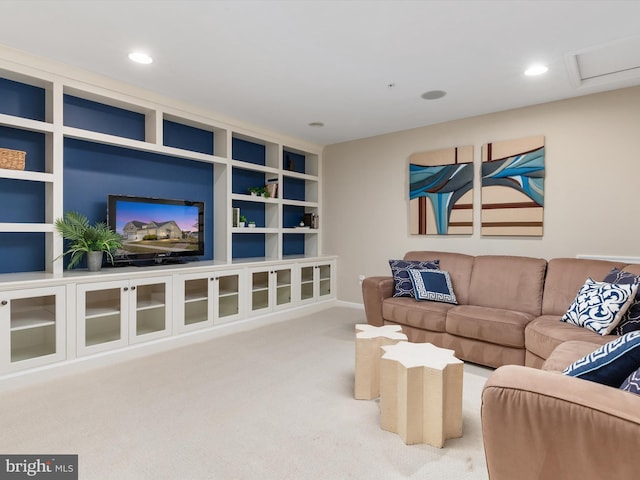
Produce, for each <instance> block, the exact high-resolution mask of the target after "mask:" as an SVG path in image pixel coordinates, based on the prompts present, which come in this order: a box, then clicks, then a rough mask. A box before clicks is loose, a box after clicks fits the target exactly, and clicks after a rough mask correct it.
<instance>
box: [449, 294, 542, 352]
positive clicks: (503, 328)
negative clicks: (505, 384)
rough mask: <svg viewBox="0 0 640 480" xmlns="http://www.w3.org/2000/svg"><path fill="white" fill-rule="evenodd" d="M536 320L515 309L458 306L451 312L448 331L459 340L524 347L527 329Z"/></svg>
mask: <svg viewBox="0 0 640 480" xmlns="http://www.w3.org/2000/svg"><path fill="white" fill-rule="evenodd" d="M533 318H534V316H533V315H530V314H528V313H523V312H516V311H513V310H503V309H499V308H490V307H477V306H475V305H459V306H457V307H454V308H452V309H451V310H449V313H448V314H447V323H446V331H447V333H450V334H452V335H456V336H459V337H465V338H473V339H476V340H482V341H483V342H489V343H496V344H498V345H504V346H508V347H516V348H524V329H525V327H526V326H527V324H528V323H529V322H530V321H531V320H532V319H533Z"/></svg>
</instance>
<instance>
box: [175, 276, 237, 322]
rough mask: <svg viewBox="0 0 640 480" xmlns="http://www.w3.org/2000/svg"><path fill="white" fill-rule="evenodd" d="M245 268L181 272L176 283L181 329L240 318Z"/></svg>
mask: <svg viewBox="0 0 640 480" xmlns="http://www.w3.org/2000/svg"><path fill="white" fill-rule="evenodd" d="M242 279H243V275H242V271H241V270H230V271H216V272H208V273H197V274H190V275H180V278H179V279H177V280H176V284H175V291H176V296H175V302H176V308H175V309H174V315H175V322H174V326H175V328H176V331H177V332H180V331H189V330H197V329H201V328H206V327H211V326H213V325H217V324H219V323H226V322H230V321H233V320H237V319H238V318H240V316H241V308H242V301H241V297H242V291H241V285H242Z"/></svg>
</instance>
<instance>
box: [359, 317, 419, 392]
mask: <svg viewBox="0 0 640 480" xmlns="http://www.w3.org/2000/svg"><path fill="white" fill-rule="evenodd" d="M406 339H407V336H406V335H405V334H404V333H402V327H401V326H400V325H385V326H383V327H374V326H373V325H368V324H363V323H359V324H357V325H356V371H355V377H356V378H355V387H354V396H355V398H356V399H357V400H372V399H374V398H378V397H379V396H380V356H381V355H382V350H380V347H381V346H383V345H393V344H395V343H397V342H399V341H401V340H406Z"/></svg>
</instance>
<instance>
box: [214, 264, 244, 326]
mask: <svg viewBox="0 0 640 480" xmlns="http://www.w3.org/2000/svg"><path fill="white" fill-rule="evenodd" d="M212 281H213V287H214V289H213V298H214V299H215V300H214V311H213V322H214V323H215V324H219V323H226V322H231V321H233V320H238V319H239V318H240V317H241V314H242V305H243V303H242V300H243V296H244V295H243V291H242V288H241V286H242V284H243V272H242V271H240V270H236V271H222V272H216V273H215V275H213V276H212Z"/></svg>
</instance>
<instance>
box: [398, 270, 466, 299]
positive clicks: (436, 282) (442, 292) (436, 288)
mask: <svg viewBox="0 0 640 480" xmlns="http://www.w3.org/2000/svg"><path fill="white" fill-rule="evenodd" d="M409 277H410V278H411V283H413V293H414V294H415V296H416V300H432V301H434V302H443V303H454V304H456V305H457V304H458V300H457V299H456V294H455V293H454V292H453V285H452V283H451V277H450V276H449V272H445V271H444V270H418V269H415V268H410V269H409Z"/></svg>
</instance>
